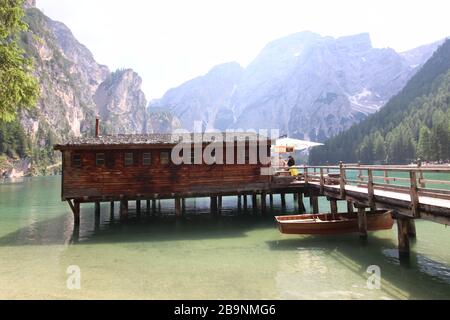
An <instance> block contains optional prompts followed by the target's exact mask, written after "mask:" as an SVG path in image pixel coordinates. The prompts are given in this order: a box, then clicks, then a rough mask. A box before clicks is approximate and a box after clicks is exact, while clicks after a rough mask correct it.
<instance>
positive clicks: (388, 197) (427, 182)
mask: <svg viewBox="0 0 450 320" xmlns="http://www.w3.org/2000/svg"><path fill="white" fill-rule="evenodd" d="M279 169H280V170H279V171H278V173H283V171H285V169H282V168H279ZM296 169H297V170H298V171H299V172H300V175H299V177H297V178H293V177H288V176H287V177H277V176H275V177H274V181H277V180H278V183H277V184H278V186H277V187H275V188H274V187H272V188H273V189H275V190H280V189H281V190H280V191H281V192H283V193H290V192H294V193H297V192H300V191H301V190H303V192H304V193H305V194H306V195H307V196H309V197H310V201H311V203H312V204H314V202H315V201H316V199H317V197H327V199H328V200H329V201H330V208H331V213H337V205H336V202H337V201H346V202H347V208H348V212H352V211H353V209H354V208H356V209H357V210H358V214H359V220H360V225H361V226H362V230H361V233H362V234H363V235H364V234H366V232H365V230H363V229H364V220H365V219H366V216H365V215H366V209H370V210H377V209H389V210H393V212H394V214H393V218H394V219H396V220H397V226H398V243H399V251H400V253H401V254H402V255H409V248H410V245H409V243H410V238H415V237H416V236H417V235H416V228H415V220H417V219H424V220H429V221H432V222H435V223H440V224H444V225H447V226H448V225H450V188H449V186H450V166H434V167H422V166H421V165H417V166H361V165H345V164H342V163H341V164H340V165H339V166H328V167H319V166H316V167H314V166H302V167H296ZM436 174H438V175H446V179H444V180H443V179H442V178H439V179H434V178H432V177H427V176H430V175H436ZM349 177H356V178H354V179H350V178H349ZM283 180H284V181H283ZM439 186H440V187H439ZM442 186H444V187H442ZM445 186H447V189H445ZM289 189H291V190H290V191H289ZM272 192H273V191H272ZM313 212H314V213H317V208H315V207H314V205H313Z"/></svg>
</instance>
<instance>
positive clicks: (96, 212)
mask: <svg viewBox="0 0 450 320" xmlns="http://www.w3.org/2000/svg"><path fill="white" fill-rule="evenodd" d="M97 216H98V217H100V202H98V201H96V202H95V217H97Z"/></svg>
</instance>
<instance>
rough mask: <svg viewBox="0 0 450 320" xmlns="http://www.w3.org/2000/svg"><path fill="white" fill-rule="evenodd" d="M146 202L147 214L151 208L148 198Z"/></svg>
mask: <svg viewBox="0 0 450 320" xmlns="http://www.w3.org/2000/svg"><path fill="white" fill-rule="evenodd" d="M146 204H147V214H150V211H151V208H152V207H151V202H150V200H147V201H146Z"/></svg>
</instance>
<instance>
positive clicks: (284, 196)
mask: <svg viewBox="0 0 450 320" xmlns="http://www.w3.org/2000/svg"><path fill="white" fill-rule="evenodd" d="M280 196H281V207H282V208H283V209H284V208H286V195H285V194H284V193H282V194H281V195H280Z"/></svg>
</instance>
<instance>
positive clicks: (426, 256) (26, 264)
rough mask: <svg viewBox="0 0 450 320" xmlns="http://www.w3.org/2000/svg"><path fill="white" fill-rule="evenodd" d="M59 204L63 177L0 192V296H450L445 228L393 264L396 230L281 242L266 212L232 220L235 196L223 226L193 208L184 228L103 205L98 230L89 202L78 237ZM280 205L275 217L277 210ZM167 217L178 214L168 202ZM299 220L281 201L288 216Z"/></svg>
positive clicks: (197, 204) (449, 240) (202, 203)
mask: <svg viewBox="0 0 450 320" xmlns="http://www.w3.org/2000/svg"><path fill="white" fill-rule="evenodd" d="M59 197H60V179H59V177H48V178H33V179H27V180H24V181H23V182H21V183H8V184H0V298H2V299H16V298H24V299H65V298H69V299H108V298H112V299H450V250H449V249H448V248H449V245H450V229H446V228H445V227H444V226H441V225H437V224H433V223H428V222H423V221H420V222H418V223H417V232H418V240H417V241H416V242H414V243H413V252H414V253H413V254H412V257H411V260H410V263H409V264H400V262H399V260H398V257H397V250H396V244H397V240H396V238H397V237H396V228H394V229H393V230H392V231H383V232H378V233H372V234H370V236H369V240H368V242H367V243H364V242H362V241H361V240H359V238H358V236H357V235H344V236H327V237H316V236H286V235H282V234H280V233H279V232H278V230H277V229H276V226H275V224H274V222H273V218H272V217H271V216H270V214H269V215H268V217H266V218H262V217H258V216H253V215H251V214H249V215H243V214H239V213H238V212H237V210H236V209H235V207H236V202H237V201H236V199H235V198H225V199H224V207H225V216H223V217H220V218H212V217H209V216H205V215H202V213H203V214H204V213H207V212H208V209H207V208H208V200H207V199H197V200H196V201H193V200H188V201H187V205H188V212H187V215H186V217H185V218H184V219H181V220H176V219H175V218H173V217H165V218H163V217H147V216H146V215H145V214H143V215H142V216H141V217H137V216H136V215H133V214H131V216H130V218H129V219H128V221H120V220H119V219H118V214H117V213H116V215H115V217H113V218H112V217H111V216H110V214H109V207H108V206H103V207H102V216H101V220H100V226H98V227H96V226H95V222H94V214H93V213H94V212H93V206H91V205H84V206H82V217H81V219H82V223H81V227H80V230H79V233H78V232H75V233H74V230H73V225H72V214H71V212H70V209H69V208H68V205H67V204H66V203H61V202H60V199H59ZM275 201H276V207H275V209H274V212H273V213H272V215H273V214H281V212H282V210H281V208H280V206H279V198H277V197H276V198H275ZM307 202H308V201H305V205H306V206H307V209H309V206H308V203H307ZM320 205H321V211H328V210H329V208H328V205H327V202H326V201H325V200H322V201H321V203H320ZM116 207H117V206H116ZM162 208H163V211H164V213H166V214H173V204H172V203H171V202H163V204H162ZM341 208H342V209H344V208H345V204H342V207H341ZM294 212H295V210H294V207H293V201H292V198H290V197H288V208H287V211H286V213H294ZM71 265H77V266H79V267H80V268H81V285H82V288H81V290H79V291H71V290H68V289H67V287H66V281H67V277H68V275H67V274H66V271H67V268H68V267H69V266H71ZM370 265H378V266H380V268H381V272H382V287H381V290H369V289H368V288H367V286H366V282H367V278H368V276H369V274H367V273H366V270H367V267H368V266H370Z"/></svg>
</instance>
